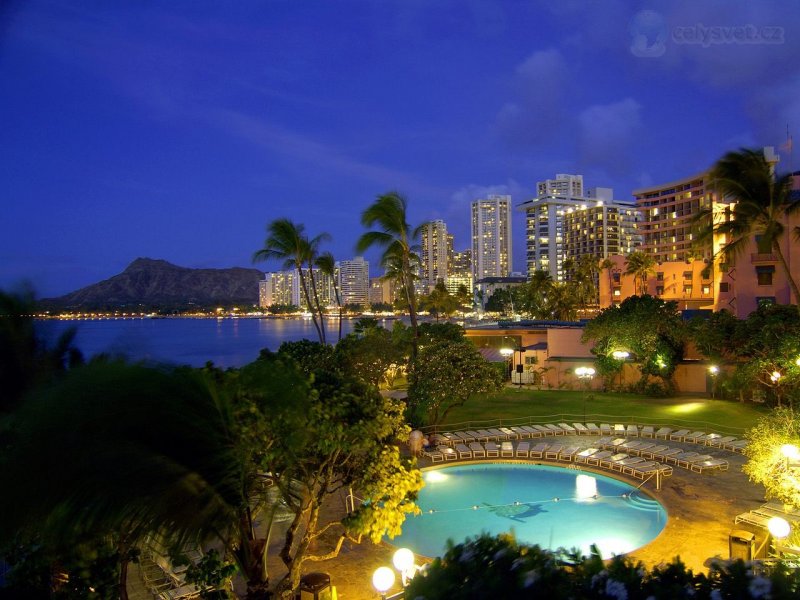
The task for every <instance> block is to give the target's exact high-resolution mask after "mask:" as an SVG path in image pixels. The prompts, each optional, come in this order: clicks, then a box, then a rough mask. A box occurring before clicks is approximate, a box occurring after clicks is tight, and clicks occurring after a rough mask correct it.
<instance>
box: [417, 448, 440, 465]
mask: <svg viewBox="0 0 800 600" xmlns="http://www.w3.org/2000/svg"><path fill="white" fill-rule="evenodd" d="M422 456H427V457H428V458H430V459H431V462H434V463H435V462H440V461H443V460H444V454H442V453H441V452H440V451H439V450H436V449H433V448H428V449H427V450H423V451H422Z"/></svg>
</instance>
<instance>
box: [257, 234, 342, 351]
mask: <svg viewBox="0 0 800 600" xmlns="http://www.w3.org/2000/svg"><path fill="white" fill-rule="evenodd" d="M328 238H329V236H328V234H326V233H323V234H320V235H318V236H316V237H314V238H312V239H310V240H309V239H308V236H307V235H306V234H305V226H304V225H302V224H301V223H293V222H292V221H290V220H289V219H276V220H274V221H272V222H271V223H269V224H268V225H267V238H266V239H265V240H264V247H263V248H261V249H260V250H257V251H256V253H255V254H253V261H254V262H256V261H267V260H279V261H283V263H282V266H283V268H284V269H295V270H296V271H297V276H298V277H299V278H300V287H301V289H302V290H303V297H304V298H305V300H306V306H308V310H309V312H311V318H312V320H313V321H314V328H315V329H316V330H317V335H318V336H319V341H320V342H322V343H323V344H324V343H325V323H324V321H323V312H322V309H321V308H320V305H319V296H318V294H317V289H316V284H315V279H314V273H313V263H314V258H315V256H316V253H317V250H318V248H319V244H320V243H321V242H322V241H323V240H326V239H328ZM306 269H308V278H306ZM309 284H310V286H309ZM309 287H311V288H312V289H311V290H309Z"/></svg>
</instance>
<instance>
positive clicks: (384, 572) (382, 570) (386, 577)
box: [372, 567, 394, 594]
mask: <svg viewBox="0 0 800 600" xmlns="http://www.w3.org/2000/svg"><path fill="white" fill-rule="evenodd" d="M372 585H373V587H374V588H375V589H376V590H378V592H379V593H381V594H385V593H386V592H387V591H389V588H391V587H392V586H393V585H394V571H392V570H391V569H390V568H389V567H378V568H377V569H375V572H374V573H373V574H372Z"/></svg>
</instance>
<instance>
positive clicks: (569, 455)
mask: <svg viewBox="0 0 800 600" xmlns="http://www.w3.org/2000/svg"><path fill="white" fill-rule="evenodd" d="M578 450H580V448H579V447H578V446H569V447H568V448H564V449H563V450H562V451H561V452H559V453H558V460H565V461H567V462H571V461H572V459H573V457H574V456H575V455H576V454H577V453H578Z"/></svg>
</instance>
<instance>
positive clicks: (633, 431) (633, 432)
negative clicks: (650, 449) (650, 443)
mask: <svg viewBox="0 0 800 600" xmlns="http://www.w3.org/2000/svg"><path fill="white" fill-rule="evenodd" d="M625 435H627V436H628V437H639V428H638V427H637V426H636V425H628V426H627V427H626V428H625Z"/></svg>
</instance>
